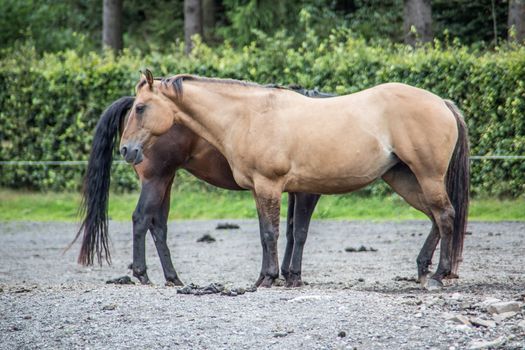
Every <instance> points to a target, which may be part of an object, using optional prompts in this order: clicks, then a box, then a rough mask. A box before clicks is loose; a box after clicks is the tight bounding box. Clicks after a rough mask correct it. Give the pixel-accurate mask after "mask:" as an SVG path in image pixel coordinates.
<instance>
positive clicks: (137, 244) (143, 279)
mask: <svg viewBox="0 0 525 350" xmlns="http://www.w3.org/2000/svg"><path fill="white" fill-rule="evenodd" d="M141 200H142V192H141V199H139V202H138V203H137V207H136V208H135V211H134V212H133V262H132V263H131V269H132V271H133V276H134V277H136V278H137V279H138V280H139V282H140V283H141V284H150V283H151V282H150V280H149V277H148V273H147V272H146V233H147V232H148V226H147V223H146V222H145V220H144V218H143V214H142V204H141Z"/></svg>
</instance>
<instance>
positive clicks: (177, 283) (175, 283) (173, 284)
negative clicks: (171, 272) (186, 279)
mask: <svg viewBox="0 0 525 350" xmlns="http://www.w3.org/2000/svg"><path fill="white" fill-rule="evenodd" d="M164 285H165V286H166V287H182V286H183V285H184V283H182V281H181V280H179V279H176V280H174V281H166V283H164Z"/></svg>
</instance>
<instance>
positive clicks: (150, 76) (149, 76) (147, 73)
mask: <svg viewBox="0 0 525 350" xmlns="http://www.w3.org/2000/svg"><path fill="white" fill-rule="evenodd" d="M143 74H144V76H145V77H146V81H147V82H148V85H149V88H150V89H151V88H153V73H151V71H150V70H149V69H148V68H146V69H145V71H144V73H143Z"/></svg>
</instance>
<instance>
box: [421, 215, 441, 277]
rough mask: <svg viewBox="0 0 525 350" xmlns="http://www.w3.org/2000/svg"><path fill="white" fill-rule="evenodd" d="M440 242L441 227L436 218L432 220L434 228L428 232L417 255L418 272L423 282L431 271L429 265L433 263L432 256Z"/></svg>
mask: <svg viewBox="0 0 525 350" xmlns="http://www.w3.org/2000/svg"><path fill="white" fill-rule="evenodd" d="M438 243H439V229H438V227H437V225H436V223H435V221H434V220H432V228H431V229H430V233H429V234H428V237H427V239H426V240H425V244H423V247H422V248H421V251H420V252H419V255H418V256H417V274H418V281H419V282H420V283H422V284H424V283H425V282H426V278H427V275H428V274H429V273H430V270H429V266H430V265H431V264H432V257H433V256H434V251H435V250H436V247H437V244H438Z"/></svg>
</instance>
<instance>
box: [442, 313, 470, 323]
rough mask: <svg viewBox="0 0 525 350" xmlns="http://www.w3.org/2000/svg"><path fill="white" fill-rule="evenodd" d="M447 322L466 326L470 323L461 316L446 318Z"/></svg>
mask: <svg viewBox="0 0 525 350" xmlns="http://www.w3.org/2000/svg"><path fill="white" fill-rule="evenodd" d="M447 321H452V322H454V323H457V324H464V325H466V326H470V325H471V323H470V321H469V319H468V318H467V317H465V316H463V315H450V316H449V317H448V318H447Z"/></svg>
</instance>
